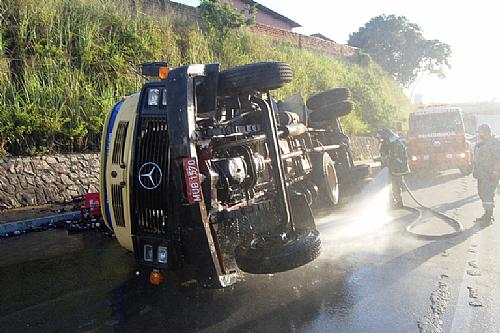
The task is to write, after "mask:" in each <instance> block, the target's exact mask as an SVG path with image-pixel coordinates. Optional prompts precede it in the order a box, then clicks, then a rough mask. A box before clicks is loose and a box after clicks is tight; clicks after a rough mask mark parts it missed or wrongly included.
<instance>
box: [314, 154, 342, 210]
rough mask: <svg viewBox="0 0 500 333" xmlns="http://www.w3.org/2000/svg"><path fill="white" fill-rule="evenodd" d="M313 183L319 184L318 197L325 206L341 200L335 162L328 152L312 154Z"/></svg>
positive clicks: (333, 204)
mask: <svg viewBox="0 0 500 333" xmlns="http://www.w3.org/2000/svg"><path fill="white" fill-rule="evenodd" d="M311 162H312V168H313V169H312V178H313V183H314V184H316V185H317V186H318V199H319V200H320V201H321V202H320V203H321V204H322V205H324V206H328V207H330V206H335V205H336V204H338V202H339V182H338V178H337V172H336V170H335V163H334V162H333V160H332V158H331V157H330V155H328V153H319V154H314V155H311Z"/></svg>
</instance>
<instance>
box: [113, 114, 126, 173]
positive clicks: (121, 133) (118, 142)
mask: <svg viewBox="0 0 500 333" xmlns="http://www.w3.org/2000/svg"><path fill="white" fill-rule="evenodd" d="M127 128H128V121H120V122H119V123H118V128H117V130H116V138H115V144H114V145H113V156H112V159H111V161H112V162H113V163H114V164H124V163H125V161H124V153H125V138H126V136H127Z"/></svg>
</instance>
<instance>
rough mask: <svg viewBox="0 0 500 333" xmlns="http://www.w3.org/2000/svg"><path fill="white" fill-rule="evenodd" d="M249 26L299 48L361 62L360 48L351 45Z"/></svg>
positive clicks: (261, 25)
mask: <svg viewBox="0 0 500 333" xmlns="http://www.w3.org/2000/svg"><path fill="white" fill-rule="evenodd" d="M249 28H250V30H251V31H252V32H255V33H257V34H265V35H267V36H269V37H271V38H272V39H273V40H275V41H278V42H288V43H291V44H292V45H294V46H296V47H299V48H306V49H309V50H313V51H319V52H323V53H326V54H329V55H331V56H334V57H337V58H342V59H348V60H350V61H353V62H356V63H357V62H359V59H358V58H359V53H358V51H359V50H358V49H357V48H355V47H351V46H349V45H344V44H338V43H335V42H331V41H328V40H324V39H321V38H318V37H312V36H306V35H302V34H299V33H296V32H292V31H287V30H283V29H278V28H275V27H271V26H267V25H263V24H255V25H253V26H250V27H249Z"/></svg>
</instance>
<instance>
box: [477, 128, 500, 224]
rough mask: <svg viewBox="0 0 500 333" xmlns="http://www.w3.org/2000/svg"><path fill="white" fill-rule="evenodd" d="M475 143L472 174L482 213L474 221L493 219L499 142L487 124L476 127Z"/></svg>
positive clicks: (498, 163)
mask: <svg viewBox="0 0 500 333" xmlns="http://www.w3.org/2000/svg"><path fill="white" fill-rule="evenodd" d="M477 134H478V135H477V141H478V143H477V145H476V147H475V148H474V170H473V174H472V175H473V176H474V178H476V179H477V192H478V194H479V198H481V201H482V203H483V208H484V214H483V216H481V217H479V218H477V219H476V222H486V223H491V222H493V221H494V217H493V209H494V208H495V192H496V189H497V186H498V180H499V177H500V142H499V141H498V140H496V139H495V136H493V135H492V133H491V128H490V126H489V125H487V124H483V125H481V126H479V127H478V130H477Z"/></svg>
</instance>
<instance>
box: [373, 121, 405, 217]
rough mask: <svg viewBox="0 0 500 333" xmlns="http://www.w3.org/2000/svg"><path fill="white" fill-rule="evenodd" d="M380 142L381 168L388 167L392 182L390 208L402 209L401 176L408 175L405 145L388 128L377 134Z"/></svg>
mask: <svg viewBox="0 0 500 333" xmlns="http://www.w3.org/2000/svg"><path fill="white" fill-rule="evenodd" d="M377 138H378V140H379V141H380V159H381V162H382V166H384V167H388V168H389V172H390V174H391V181H392V203H391V207H392V208H401V207H403V198H402V197H401V192H402V191H403V176H405V175H407V174H409V173H410V168H409V167H408V158H407V153H406V145H405V144H404V142H403V140H402V139H401V138H400V137H399V136H398V135H397V134H396V133H394V132H393V131H392V130H390V129H388V128H384V129H381V130H379V131H378V132H377Z"/></svg>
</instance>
